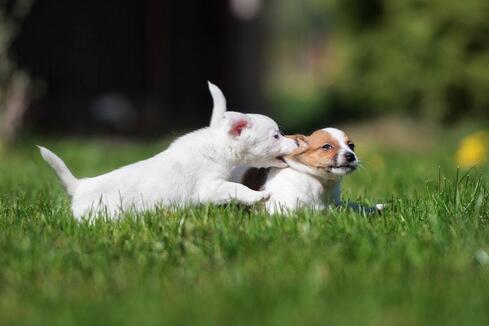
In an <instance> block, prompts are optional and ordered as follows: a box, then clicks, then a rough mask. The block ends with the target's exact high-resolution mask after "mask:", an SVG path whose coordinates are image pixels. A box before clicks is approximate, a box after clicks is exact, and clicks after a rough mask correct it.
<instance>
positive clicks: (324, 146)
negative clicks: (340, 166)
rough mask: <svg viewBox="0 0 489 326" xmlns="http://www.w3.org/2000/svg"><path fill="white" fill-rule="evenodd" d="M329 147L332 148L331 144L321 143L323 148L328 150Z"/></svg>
mask: <svg viewBox="0 0 489 326" xmlns="http://www.w3.org/2000/svg"><path fill="white" fill-rule="evenodd" d="M331 148H333V145H331V144H325V145H323V149H325V150H327V151H329V150H330V149H331Z"/></svg>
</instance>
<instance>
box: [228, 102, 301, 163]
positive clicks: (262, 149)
mask: <svg viewBox="0 0 489 326" xmlns="http://www.w3.org/2000/svg"><path fill="white" fill-rule="evenodd" d="M221 125H222V126H223V127H224V128H225V130H226V134H227V136H228V137H229V139H230V140H231V147H232V148H230V149H231V151H233V152H234V156H235V157H234V159H235V160H236V162H239V163H240V164H245V165H248V166H250V167H258V168H260V167H279V168H284V167H287V163H285V159H284V157H285V156H286V155H289V154H291V153H292V151H293V150H295V149H296V148H297V145H296V143H295V141H294V140H293V139H289V138H286V137H284V136H283V135H282V134H281V133H280V130H279V128H278V125H277V123H276V122H275V121H273V120H272V119H270V118H268V117H266V116H264V115H261V114H243V113H238V112H231V111H228V112H226V113H224V119H222V120H221Z"/></svg>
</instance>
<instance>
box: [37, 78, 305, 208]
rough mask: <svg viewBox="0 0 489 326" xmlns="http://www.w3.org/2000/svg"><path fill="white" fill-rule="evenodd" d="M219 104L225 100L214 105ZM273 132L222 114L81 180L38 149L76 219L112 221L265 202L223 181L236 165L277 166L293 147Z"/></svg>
mask: <svg viewBox="0 0 489 326" xmlns="http://www.w3.org/2000/svg"><path fill="white" fill-rule="evenodd" d="M209 89H210V91H211V93H212V94H213V97H215V96H216V95H218V96H222V93H221V92H220V90H219V89H218V88H217V86H215V85H212V84H210V83H209ZM219 94H220V95H219ZM222 97H223V98H224V96H222ZM215 103H216V102H215ZM222 103H225V100H224V102H222V101H221V102H218V106H220V105H222ZM224 105H225V104H224ZM243 120H245V121H246V122H247V124H246V127H245V128H243V129H242V131H241V133H240V134H239V135H238V134H236V135H234V134H231V133H230V130H231V128H232V126H233V124H234V123H235V122H236V121H243ZM277 132H278V126H277V124H276V123H275V122H274V121H273V120H271V119H270V118H268V117H266V116H263V115H258V114H246V115H245V114H242V113H238V112H226V113H225V114H223V116H222V117H220V118H219V119H216V121H215V124H214V125H213V126H212V127H208V128H203V129H199V130H197V131H194V132H191V133H189V134H186V135H184V136H182V137H180V138H178V139H177V140H175V141H174V142H173V143H172V144H171V145H170V146H169V148H168V149H166V150H165V151H163V152H161V153H159V154H157V155H155V156H153V157H151V158H149V159H146V160H143V161H139V162H136V163H134V164H130V165H127V166H124V167H121V168H119V169H116V170H114V171H112V172H109V173H106V174H103V175H100V176H96V177H92V178H84V179H76V178H75V177H74V176H73V175H72V174H71V172H70V171H69V170H68V168H67V167H66V165H65V164H64V163H63V161H62V160H61V159H60V158H59V157H57V156H56V155H55V154H54V153H52V152H51V151H49V150H47V149H45V148H42V147H41V148H40V149H41V155H42V157H43V158H44V159H45V160H46V162H48V163H49V164H50V165H51V167H52V168H53V169H54V170H55V172H56V174H57V175H58V177H59V179H60V180H61V182H62V183H63V185H64V186H65V188H66V189H67V191H68V193H69V194H70V195H71V197H72V210H73V214H74V216H75V217H76V218H81V217H83V216H85V215H87V214H98V213H100V212H106V213H107V214H108V215H109V216H111V217H116V216H117V215H118V214H119V213H120V212H122V211H127V210H134V211H143V210H147V209H153V208H155V207H157V206H160V205H161V206H181V205H188V204H198V203H216V204H220V203H226V202H229V201H231V200H237V201H239V202H242V203H245V204H253V203H256V202H259V201H262V200H265V199H267V198H268V196H269V194H268V193H267V192H264V191H253V190H251V189H249V188H247V187H245V186H244V185H242V184H238V183H233V182H229V181H227V180H228V179H229V178H230V171H231V168H232V167H233V166H235V165H237V164H239V163H242V162H244V163H245V164H246V165H249V166H257V167H267V166H279V167H280V166H283V165H284V163H283V162H282V161H280V160H277V157H279V156H283V155H286V154H289V153H290V152H292V150H294V149H295V148H296V145H295V143H294V141H292V140H290V139H287V138H285V137H280V138H279V139H275V138H274V137H273V136H274V135H275V134H276V133H277Z"/></svg>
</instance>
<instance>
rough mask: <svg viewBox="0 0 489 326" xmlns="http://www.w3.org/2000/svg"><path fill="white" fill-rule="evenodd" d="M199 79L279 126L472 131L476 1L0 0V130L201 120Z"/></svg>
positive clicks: (33, 131)
mask: <svg viewBox="0 0 489 326" xmlns="http://www.w3.org/2000/svg"><path fill="white" fill-rule="evenodd" d="M207 80H210V81H213V82H214V83H216V84H217V85H219V86H220V87H221V88H222V90H223V91H224V94H225V95H226V97H227V99H228V106H229V107H230V108H233V109H236V110H240V111H243V112H260V113H265V114H267V115H270V116H272V117H273V118H274V119H276V120H277V121H278V122H279V124H280V125H281V127H283V129H284V131H286V132H289V133H292V132H301V133H308V132H310V131H312V130H314V129H316V128H320V127H325V126H331V125H333V126H334V125H337V124H341V125H344V124H347V125H348V123H351V122H355V123H362V122H365V121H377V122H376V123H374V124H373V127H371V128H370V129H369V130H376V131H378V130H379V129H382V128H384V129H385V128H387V131H385V132H384V133H383V134H382V137H381V138H385V135H389V137H391V138H393V139H396V137H397V138H409V135H412V134H413V130H414V132H415V133H417V135H416V136H417V137H418V138H419V137H420V136H422V135H423V132H424V131H426V132H429V130H431V129H434V128H442V129H447V128H452V127H453V126H457V125H460V124H461V123H465V122H467V121H472V122H475V123H477V124H478V125H480V126H481V127H478V128H476V129H482V130H484V129H485V128H486V127H485V126H487V124H486V122H487V119H488V118H489V1H487V0H465V1H459V0H430V1H427V0H426V1H423V0H290V1H278V0H268V1H263V0H214V1H190V2H189V1H178V0H141V1H129V0H117V1H116V0H106V1H96V0H85V1H76V0H65V1H47V0H16V1H14V0H10V1H5V0H2V1H0V119H1V120H0V134H1V135H2V140H3V143H6V144H8V143H12V142H13V141H15V139H16V138H18V137H19V135H24V134H30V135H42V136H60V135H61V136H83V137H85V136H93V135H96V136H99V135H103V136H124V137H126V136H127V137H162V136H165V135H168V134H171V133H173V132H175V131H183V130H189V129H193V128H198V127H201V126H205V125H206V124H207V123H208V120H209V117H210V112H211V98H210V96H209V94H208V90H207V84H206V81H207ZM379 118H381V119H383V120H380V121H384V120H385V119H387V120H385V121H386V122H385V121H384V122H378V121H379ZM392 121H395V122H394V123H393V122H392ZM399 121H404V122H405V121H409V123H410V125H409V127H408V128H405V125H404V124H403V125H401V126H399V125H398V122H399ZM417 128H420V129H419V132H418V131H417V130H418V129H417ZM423 130H424V131H423ZM427 130H428V131H427ZM437 130H438V129H437ZM362 132H363V133H364V134H365V133H368V130H362ZM396 133H399V135H396ZM480 135H482V136H480ZM480 135H479V136H480V137H479V138H480V139H481V141H480V143H482V144H485V145H484V146H485V148H487V133H485V132H483V133H482V134H480ZM407 141H409V140H407ZM484 155H486V154H485V153H484V154H483V156H484ZM479 156H480V155H479Z"/></svg>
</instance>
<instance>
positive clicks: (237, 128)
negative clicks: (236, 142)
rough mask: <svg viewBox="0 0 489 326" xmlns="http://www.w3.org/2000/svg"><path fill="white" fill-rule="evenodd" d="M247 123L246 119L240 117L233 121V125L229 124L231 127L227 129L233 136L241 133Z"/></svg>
mask: <svg viewBox="0 0 489 326" xmlns="http://www.w3.org/2000/svg"><path fill="white" fill-rule="evenodd" d="M247 125H248V121H246V120H244V119H240V120H238V121H236V122H234V123H233V125H232V126H231V129H230V130H229V133H230V134H231V135H234V136H239V135H241V131H242V130H243V129H244V128H246V126H247Z"/></svg>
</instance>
